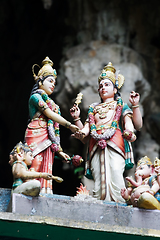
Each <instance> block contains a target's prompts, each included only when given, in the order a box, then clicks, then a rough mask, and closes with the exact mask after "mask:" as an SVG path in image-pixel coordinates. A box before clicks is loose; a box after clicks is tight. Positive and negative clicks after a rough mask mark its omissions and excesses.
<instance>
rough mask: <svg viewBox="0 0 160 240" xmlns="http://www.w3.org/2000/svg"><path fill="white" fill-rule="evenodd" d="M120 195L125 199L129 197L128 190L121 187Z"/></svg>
mask: <svg viewBox="0 0 160 240" xmlns="http://www.w3.org/2000/svg"><path fill="white" fill-rule="evenodd" d="M121 196H122V197H123V198H124V199H125V200H127V199H128V198H129V194H128V191H127V189H126V188H122V189H121Z"/></svg>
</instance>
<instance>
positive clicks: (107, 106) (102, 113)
mask: <svg viewBox="0 0 160 240" xmlns="http://www.w3.org/2000/svg"><path fill="white" fill-rule="evenodd" d="M114 103H115V101H111V102H105V103H101V104H99V105H98V106H96V107H95V110H94V112H95V114H96V113H98V114H99V118H100V119H103V118H106V116H107V113H108V112H109V110H114V106H115V104H114Z"/></svg>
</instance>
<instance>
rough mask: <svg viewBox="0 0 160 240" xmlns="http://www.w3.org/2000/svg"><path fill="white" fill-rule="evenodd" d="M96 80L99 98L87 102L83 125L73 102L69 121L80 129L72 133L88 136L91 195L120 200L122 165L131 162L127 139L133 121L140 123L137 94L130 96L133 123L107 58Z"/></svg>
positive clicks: (120, 82) (118, 78)
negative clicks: (92, 185)
mask: <svg viewBox="0 0 160 240" xmlns="http://www.w3.org/2000/svg"><path fill="white" fill-rule="evenodd" d="M98 82H99V89H98V92H99V95H100V98H101V102H100V103H93V104H91V105H90V107H89V111H88V118H87V120H86V122H85V125H84V126H83V124H82V122H81V121H80V118H79V115H80V110H79V108H78V107H77V106H76V105H74V106H73V108H71V109H70V113H71V116H72V117H73V118H74V120H73V121H74V122H75V124H76V125H77V126H78V127H79V128H80V129H81V130H80V131H78V132H76V133H75V134H74V135H73V136H74V137H76V138H78V139H80V140H81V141H82V142H84V143H85V140H86V139H88V137H89V151H88V156H87V162H86V176H87V177H88V178H91V177H93V180H94V190H93V196H94V197H96V198H97V199H101V200H106V201H116V202H124V199H123V198H122V196H121V193H120V192H121V189H122V188H124V187H125V183H124V179H123V172H124V169H125V167H126V168H127V169H129V168H131V167H133V164H134V163H133V154H132V148H131V143H130V142H134V141H135V140H136V135H135V134H134V125H135V128H138V129H139V128H141V126H142V118H141V114H140V111H139V108H138V106H139V105H137V104H136V103H137V101H139V95H137V94H136V93H135V92H132V94H131V97H130V98H131V101H132V102H133V103H134V104H135V106H134V107H133V108H134V125H133V121H132V116H133V112H132V110H131V109H130V108H129V107H128V105H127V104H124V103H123V101H122V98H121V97H120V93H119V89H120V88H121V87H122V85H123V83H124V76H123V75H121V74H116V69H115V68H114V67H113V65H112V63H111V62H110V63H109V64H108V65H107V66H105V67H104V69H103V70H102V72H101V74H100V77H99V79H98ZM134 100H136V101H134ZM138 114H139V115H138ZM91 174H92V176H91ZM122 186H123V187H122Z"/></svg>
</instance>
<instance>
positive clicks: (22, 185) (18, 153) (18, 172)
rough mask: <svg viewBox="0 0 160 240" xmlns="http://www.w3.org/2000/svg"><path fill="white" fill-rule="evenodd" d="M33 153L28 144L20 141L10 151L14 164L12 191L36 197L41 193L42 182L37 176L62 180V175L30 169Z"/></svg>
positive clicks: (12, 163)
mask: <svg viewBox="0 0 160 240" xmlns="http://www.w3.org/2000/svg"><path fill="white" fill-rule="evenodd" d="M33 159H34V158H33V153H32V151H31V149H30V148H29V146H28V145H27V144H22V142H19V143H18V144H17V145H16V146H15V147H14V148H13V150H12V151H11V153H10V161H9V163H10V165H11V166H12V174H13V179H14V182H13V185H12V193H20V194H24V195H27V196H33V197H36V196H38V195H39V193H40V189H41V184H40V181H38V180H36V178H43V179H46V181H47V180H52V179H54V180H56V181H58V182H62V181H63V179H62V178H60V177H55V176H52V174H49V173H45V172H36V171H29V166H30V165H31V164H32V161H33Z"/></svg>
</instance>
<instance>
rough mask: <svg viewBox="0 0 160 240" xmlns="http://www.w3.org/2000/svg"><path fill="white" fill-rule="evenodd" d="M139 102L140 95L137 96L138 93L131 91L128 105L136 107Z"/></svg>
mask: <svg viewBox="0 0 160 240" xmlns="http://www.w3.org/2000/svg"><path fill="white" fill-rule="evenodd" d="M139 100H140V95H139V93H136V92H134V91H132V92H131V93H130V96H129V101H130V103H131V104H132V105H133V106H136V105H138V103H139Z"/></svg>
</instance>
